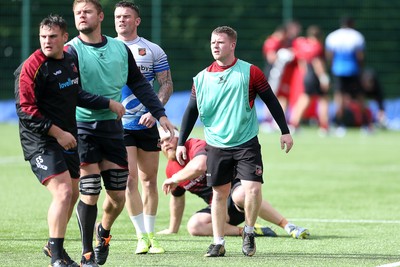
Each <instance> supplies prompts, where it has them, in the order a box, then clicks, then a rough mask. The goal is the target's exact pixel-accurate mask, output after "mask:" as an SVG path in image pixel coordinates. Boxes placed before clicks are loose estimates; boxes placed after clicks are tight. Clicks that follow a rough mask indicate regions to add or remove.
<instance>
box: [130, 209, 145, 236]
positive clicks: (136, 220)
mask: <svg viewBox="0 0 400 267" xmlns="http://www.w3.org/2000/svg"><path fill="white" fill-rule="evenodd" d="M130 218H131V221H132V223H133V226H134V227H135V230H136V235H138V236H140V235H142V234H143V233H146V228H145V226H144V218H143V213H140V214H138V215H136V216H130Z"/></svg>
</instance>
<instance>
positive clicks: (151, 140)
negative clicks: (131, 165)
mask: <svg viewBox="0 0 400 267" xmlns="http://www.w3.org/2000/svg"><path fill="white" fill-rule="evenodd" d="M124 142H125V146H135V147H137V148H140V149H142V150H144V151H160V150H161V149H160V135H159V133H158V129H157V124H156V125H154V126H153V127H152V128H150V129H143V130H124Z"/></svg>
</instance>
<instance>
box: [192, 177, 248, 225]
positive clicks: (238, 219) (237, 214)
mask: <svg viewBox="0 0 400 267" xmlns="http://www.w3.org/2000/svg"><path fill="white" fill-rule="evenodd" d="M240 185H241V183H240V180H239V179H235V182H234V184H233V185H232V189H231V194H230V195H229V197H228V201H227V208H228V216H229V221H228V223H229V224H230V225H239V224H241V223H242V222H244V221H245V217H244V212H243V211H240V210H239V209H238V208H240V207H237V206H236V205H235V203H234V202H233V200H232V192H233V190H235V188H236V187H238V186H240ZM196 213H209V214H211V207H210V206H208V207H206V208H204V209H201V210H199V211H197V212H196Z"/></svg>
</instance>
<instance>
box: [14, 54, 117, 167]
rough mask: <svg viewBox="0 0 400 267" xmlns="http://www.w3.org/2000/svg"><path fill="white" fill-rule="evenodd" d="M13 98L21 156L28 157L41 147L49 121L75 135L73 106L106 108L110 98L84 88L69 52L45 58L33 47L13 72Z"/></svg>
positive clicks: (47, 140) (46, 137)
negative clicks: (58, 56) (62, 55)
mask: <svg viewBox="0 0 400 267" xmlns="http://www.w3.org/2000/svg"><path fill="white" fill-rule="evenodd" d="M14 76H15V100H16V109H17V114H18V117H19V132H20V138H21V145H22V149H23V151H24V157H25V159H26V160H29V159H30V158H31V157H32V156H33V154H34V153H37V152H38V151H39V152H40V151H42V150H43V146H44V144H45V143H46V142H56V140H55V138H53V137H51V136H49V135H47V133H48V131H49V129H50V127H51V125H52V124H55V125H57V126H58V127H60V128H61V129H62V130H64V131H68V132H70V133H71V134H73V135H74V136H76V135H77V128H76V118H75V110H76V106H77V105H79V106H82V107H87V108H93V109H103V108H108V106H109V100H108V99H106V98H104V97H100V96H96V95H92V94H89V93H87V92H85V91H83V90H82V89H81V87H80V85H79V73H78V70H77V68H76V65H75V63H74V61H73V59H72V57H71V55H70V54H68V53H65V52H64V57H63V59H54V58H48V57H46V56H45V55H44V54H43V53H42V51H41V50H40V49H38V50H36V51H35V52H34V53H33V54H32V55H31V56H30V57H29V58H28V59H27V60H25V61H24V62H23V63H22V64H21V65H20V66H19V67H18V68H17V70H16V71H15V72H14Z"/></svg>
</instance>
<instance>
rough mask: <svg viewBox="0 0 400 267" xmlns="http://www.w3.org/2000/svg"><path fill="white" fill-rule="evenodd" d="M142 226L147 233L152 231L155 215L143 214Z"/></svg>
mask: <svg viewBox="0 0 400 267" xmlns="http://www.w3.org/2000/svg"><path fill="white" fill-rule="evenodd" d="M143 219H144V227H145V229H146V232H147V233H154V225H155V223H156V216H155V215H147V214H144V218H143Z"/></svg>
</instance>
